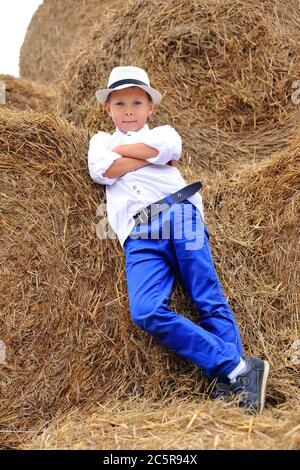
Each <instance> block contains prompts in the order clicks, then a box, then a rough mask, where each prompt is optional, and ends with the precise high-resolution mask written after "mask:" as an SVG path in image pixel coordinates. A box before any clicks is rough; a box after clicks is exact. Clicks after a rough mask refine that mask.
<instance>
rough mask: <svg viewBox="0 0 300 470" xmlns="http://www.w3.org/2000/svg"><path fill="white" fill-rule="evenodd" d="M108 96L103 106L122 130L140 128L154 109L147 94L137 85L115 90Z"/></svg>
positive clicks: (136, 129)
mask: <svg viewBox="0 0 300 470" xmlns="http://www.w3.org/2000/svg"><path fill="white" fill-rule="evenodd" d="M109 96H110V99H109V102H106V103H104V104H103V108H104V109H105V111H107V112H108V114H109V115H110V116H111V117H112V120H113V121H114V124H115V126H116V127H117V128H118V129H119V130H120V131H122V132H127V131H134V132H135V131H138V130H140V129H141V128H142V127H144V125H145V124H146V122H147V119H148V117H149V116H150V115H151V114H152V113H153V111H154V105H153V103H152V101H149V99H148V94H147V93H146V92H145V91H144V90H142V89H141V88H139V87H136V86H133V87H129V88H124V89H123V90H116V91H113V92H112V93H110V95H109Z"/></svg>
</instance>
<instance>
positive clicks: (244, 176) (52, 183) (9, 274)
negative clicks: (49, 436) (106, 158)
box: [0, 109, 300, 446]
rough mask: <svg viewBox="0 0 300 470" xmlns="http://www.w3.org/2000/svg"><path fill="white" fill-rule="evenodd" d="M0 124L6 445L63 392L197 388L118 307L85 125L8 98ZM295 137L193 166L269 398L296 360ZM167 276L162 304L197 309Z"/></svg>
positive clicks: (89, 394) (218, 256)
mask: <svg viewBox="0 0 300 470" xmlns="http://www.w3.org/2000/svg"><path fill="white" fill-rule="evenodd" d="M0 130H1V134H0V135H1V138H0V155H1V162H2V163H1V165H2V170H3V171H2V182H1V188H2V190H1V193H2V199H1V225H2V227H3V235H2V238H1V246H0V250H1V264H2V266H3V267H2V269H3V274H4V276H3V278H2V285H1V301H0V303H1V320H2V321H1V331H0V337H1V339H2V341H4V342H5V344H6V349H7V351H6V352H7V360H6V364H5V365H2V367H1V380H0V381H1V387H2V394H3V397H4V399H3V400H2V401H1V403H0V416H1V421H2V422H4V423H5V425H6V429H8V430H10V431H11V430H14V431H15V432H14V433H8V434H7V435H6V434H5V433H4V434H1V438H2V439H4V438H5V439H6V440H5V441H4V442H3V443H2V444H3V445H6V446H12V445H14V446H17V445H18V443H19V439H20V438H21V437H23V435H22V433H20V435H19V434H18V430H22V431H24V430H25V431H26V430H32V432H33V433H34V432H35V430H36V429H37V428H41V427H43V425H44V424H45V423H46V422H47V421H49V420H52V419H54V417H55V416H56V415H57V414H60V415H61V414H63V413H65V412H68V411H70V410H71V409H72V407H74V406H77V407H78V406H85V405H86V404H88V403H92V402H94V403H95V402H100V403H105V402H106V401H107V400H108V399H112V398H114V399H115V400H118V399H120V398H122V399H132V397H134V396H138V395H142V396H144V397H145V398H147V397H148V398H149V399H150V398H151V399H155V400H158V399H160V398H162V397H168V396H172V395H173V396H176V395H177V396H179V397H181V398H182V397H187V396H189V397H193V396H194V399H196V400H199V399H200V397H199V393H203V392H206V393H207V391H208V389H207V388H206V387H207V384H206V383H205V382H201V374H200V372H199V370H198V369H197V368H196V367H194V366H192V365H190V364H188V363H186V362H185V361H183V360H181V359H179V358H177V357H175V355H174V354H172V353H170V352H169V351H167V350H166V349H164V348H163V347H162V346H160V345H159V344H157V343H156V342H155V341H154V340H153V338H150V337H149V336H148V335H147V334H145V333H143V332H142V331H140V330H138V329H137V328H136V327H135V326H134V325H133V324H132V322H131V320H130V316H129V310H128V302H127V289H126V281H125V267H124V256H123V253H122V250H121V249H120V247H119V246H118V242H117V241H116V240H109V239H105V240H99V239H97V237H96V233H95V232H96V230H95V228H96V223H97V222H98V220H97V216H96V212H95V211H96V207H97V205H98V204H99V203H100V202H101V201H104V191H103V188H101V187H99V186H98V185H96V184H94V183H93V182H92V181H91V180H90V179H89V176H88V173H87V167H86V152H87V144H88V137H89V136H88V133H87V131H84V130H78V129H76V128H75V127H73V126H72V125H69V124H68V123H67V122H66V121H62V120H60V119H58V118H56V117H55V116H53V115H47V114H39V113H34V112H33V111H31V112H30V111H28V112H18V111H12V110H8V109H3V110H0ZM299 149H300V145H299V141H296V142H295V145H294V147H293V148H292V149H291V150H288V151H287V152H285V153H283V154H281V155H279V156H277V157H276V158H275V157H273V158H272V159H270V160H268V161H265V162H263V163H261V164H260V165H259V166H258V165H254V166H253V167H250V168H247V169H246V170H243V171H241V173H240V174H235V175H234V177H229V175H227V174H226V173H219V174H216V179H215V183H214V185H213V187H209V178H208V177H207V180H204V183H205V186H206V191H207V197H206V201H207V204H208V207H207V211H206V213H207V219H208V221H207V225H208V227H209V229H210V232H211V244H212V252H213V256H214V258H215V260H216V265H217V268H218V272H219V273H220V277H221V281H222V283H223V285H224V290H225V293H226V294H227V296H228V297H229V300H230V303H231V305H232V306H233V310H234V312H235V313H236V316H237V319H238V322H239V325H240V327H241V331H242V335H243V339H244V342H245V348H246V351H247V352H248V353H252V354H253V353H254V354H257V355H264V356H266V357H267V358H268V359H269V360H270V362H271V364H272V366H273V367H272V373H271V379H270V384H269V389H268V403H269V404H271V405H276V404H277V405H279V404H281V403H284V402H286V401H287V400H289V399H292V398H294V397H295V390H296V388H297V381H298V374H299V372H298V371H297V369H296V368H295V367H293V365H292V363H290V366H289V367H287V365H288V364H289V361H290V354H291V345H292V342H293V340H294V339H296V337H297V336H296V335H297V329H296V328H297V316H298V315H299V312H298V311H297V301H298V300H299V299H298V280H299V276H300V273H299V266H300V263H299V251H297V252H296V251H295V246H294V245H293V243H292V241H294V242H297V233H298V227H299V222H300V221H299V211H298V210H297V208H298V207H299V191H298V188H299V184H300V175H299V160H300V153H299ZM197 176H198V175H197ZM275 232H276V236H275ZM287 242H289V243H287ZM298 248H299V247H298ZM296 256H298V262H297V260H296V261H295V263H291V260H293V259H296ZM175 287H176V288H175V290H174V291H173V294H172V298H171V303H170V305H171V307H172V308H174V310H175V311H178V312H180V313H182V314H184V315H189V316H190V317H191V318H193V319H194V320H195V321H196V320H197V316H198V315H197V312H196V310H195V308H194V306H193V305H191V303H189V302H188V301H187V300H188V299H187V298H186V294H185V293H184V291H183V290H182V286H181V285H180V284H179V283H178V284H177V285H176V286H175ZM19 390H22V394H20V393H19Z"/></svg>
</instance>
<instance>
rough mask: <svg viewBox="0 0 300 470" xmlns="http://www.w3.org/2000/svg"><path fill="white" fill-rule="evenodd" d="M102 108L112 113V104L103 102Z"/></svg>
mask: <svg viewBox="0 0 300 470" xmlns="http://www.w3.org/2000/svg"><path fill="white" fill-rule="evenodd" d="M102 108H103V109H104V111H106V112H107V113H108V114H109V115H110V104H109V103H103V105H102Z"/></svg>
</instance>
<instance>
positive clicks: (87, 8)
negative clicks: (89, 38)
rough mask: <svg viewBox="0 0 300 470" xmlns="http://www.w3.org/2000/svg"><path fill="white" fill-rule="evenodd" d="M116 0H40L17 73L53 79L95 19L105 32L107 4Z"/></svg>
mask: <svg viewBox="0 0 300 470" xmlns="http://www.w3.org/2000/svg"><path fill="white" fill-rule="evenodd" d="M118 3H119V2H118V1H117V0H100V1H99V0H76V2H74V0H44V2H43V3H42V4H41V5H40V6H39V8H38V9H37V11H36V12H35V14H34V15H33V17H32V20H31V22H30V25H29V26H28V29H27V32H26V36H25V39H24V43H23V45H22V48H21V52H20V75H21V76H22V77H25V78H30V79H32V80H37V81H40V82H46V83H49V82H53V83H55V82H56V81H57V80H58V78H59V76H60V73H61V72H62V70H63V67H64V66H65V64H66V63H67V62H68V60H69V57H70V54H71V51H72V49H73V47H76V46H78V44H79V42H80V41H81V40H82V38H85V37H86V35H87V32H88V30H89V28H90V27H91V26H92V25H94V24H95V23H99V24H100V26H101V30H102V33H103V35H104V34H105V24H106V15H107V13H108V8H112V7H114V6H116V5H118Z"/></svg>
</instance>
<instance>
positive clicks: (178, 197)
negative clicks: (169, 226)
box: [133, 181, 202, 226]
mask: <svg viewBox="0 0 300 470" xmlns="http://www.w3.org/2000/svg"><path fill="white" fill-rule="evenodd" d="M201 188H202V183H200V181H197V182H196V183H192V184H189V185H187V186H185V187H184V188H182V189H179V190H178V191H176V193H173V194H170V195H169V196H166V197H164V198H163V199H161V200H160V201H157V202H153V203H152V204H150V205H149V206H147V207H144V208H143V209H140V210H139V211H138V212H137V213H136V214H134V216H133V218H134V219H135V226H136V225H139V224H146V223H147V222H148V220H149V219H153V218H154V217H156V216H157V215H158V214H160V213H161V212H164V211H166V210H167V209H169V207H171V206H172V205H173V204H176V203H178V202H181V201H184V200H185V199H187V198H188V197H190V196H192V195H193V194H195V193H196V192H197V191H199V189H201Z"/></svg>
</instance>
